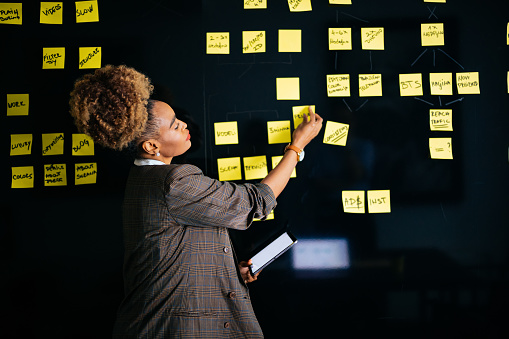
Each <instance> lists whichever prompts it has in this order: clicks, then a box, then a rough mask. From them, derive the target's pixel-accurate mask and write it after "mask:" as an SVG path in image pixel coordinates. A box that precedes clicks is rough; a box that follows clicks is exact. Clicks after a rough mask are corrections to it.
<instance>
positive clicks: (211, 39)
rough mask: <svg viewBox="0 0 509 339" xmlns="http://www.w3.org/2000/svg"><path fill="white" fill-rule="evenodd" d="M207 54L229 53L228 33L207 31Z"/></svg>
mask: <svg viewBox="0 0 509 339" xmlns="http://www.w3.org/2000/svg"><path fill="white" fill-rule="evenodd" d="M207 54H230V33H229V32H212V33H207Z"/></svg>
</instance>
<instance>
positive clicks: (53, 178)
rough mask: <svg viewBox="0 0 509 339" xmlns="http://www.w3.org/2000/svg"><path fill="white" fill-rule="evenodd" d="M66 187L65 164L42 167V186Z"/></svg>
mask: <svg viewBox="0 0 509 339" xmlns="http://www.w3.org/2000/svg"><path fill="white" fill-rule="evenodd" d="M65 185H67V174H66V168H65V164H48V165H44V186H65Z"/></svg>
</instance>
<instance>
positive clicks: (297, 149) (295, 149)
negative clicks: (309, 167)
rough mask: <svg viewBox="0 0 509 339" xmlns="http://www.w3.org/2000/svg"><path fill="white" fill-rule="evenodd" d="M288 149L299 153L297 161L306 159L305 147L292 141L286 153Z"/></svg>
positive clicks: (287, 146) (286, 149) (286, 148)
mask: <svg viewBox="0 0 509 339" xmlns="http://www.w3.org/2000/svg"><path fill="white" fill-rule="evenodd" d="M288 150H292V151H294V152H295V153H297V161H302V160H304V150H303V149H300V148H298V147H296V146H294V145H292V144H291V143H290V144H288V145H286V147H285V151H284V153H286V151H288Z"/></svg>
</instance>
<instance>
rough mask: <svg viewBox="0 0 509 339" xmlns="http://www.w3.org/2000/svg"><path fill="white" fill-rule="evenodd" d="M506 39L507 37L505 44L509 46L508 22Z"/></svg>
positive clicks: (508, 24)
mask: <svg viewBox="0 0 509 339" xmlns="http://www.w3.org/2000/svg"><path fill="white" fill-rule="evenodd" d="M506 37H507V44H508V45H509V22H508V23H507V32H506Z"/></svg>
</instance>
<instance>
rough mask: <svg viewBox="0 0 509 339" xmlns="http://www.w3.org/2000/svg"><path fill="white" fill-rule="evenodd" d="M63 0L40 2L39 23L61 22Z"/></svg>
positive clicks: (55, 23) (54, 23)
mask: <svg viewBox="0 0 509 339" xmlns="http://www.w3.org/2000/svg"><path fill="white" fill-rule="evenodd" d="M63 5H64V3H63V2H41V15H40V22H41V24H53V25H61V24H62V16H63V15H62V13H63V11H64V10H63Z"/></svg>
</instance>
